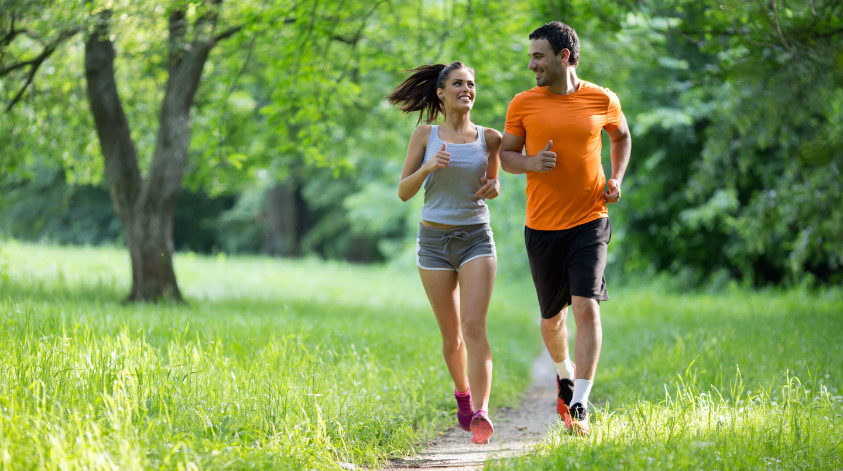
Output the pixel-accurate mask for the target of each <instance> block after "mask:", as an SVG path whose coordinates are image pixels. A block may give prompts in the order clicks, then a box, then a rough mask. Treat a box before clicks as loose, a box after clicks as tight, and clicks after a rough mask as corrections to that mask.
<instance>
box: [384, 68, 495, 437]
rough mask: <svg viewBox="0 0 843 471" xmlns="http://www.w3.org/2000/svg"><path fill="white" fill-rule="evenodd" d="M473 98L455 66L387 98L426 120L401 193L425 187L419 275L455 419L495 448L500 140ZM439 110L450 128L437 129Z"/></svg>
mask: <svg viewBox="0 0 843 471" xmlns="http://www.w3.org/2000/svg"><path fill="white" fill-rule="evenodd" d="M474 98H475V83H474V70H472V69H471V68H469V67H466V66H465V65H464V64H463V63H461V62H454V63H452V64H450V65H448V66H446V65H444V64H436V65H423V66H421V67H418V68H416V69H413V70H412V74H411V75H410V76H409V77H408V78H407V79H406V80H404V82H402V83H401V85H399V86H398V87H397V88H396V89H395V90H394V91H393V92H392V94H390V95H389V102H390V103H391V104H393V105H397V106H398V108H399V109H400V110H401V111H403V112H405V113H411V112H415V111H419V112H420V115H419V122H421V121H422V119H423V118H424V121H425V123H426V124H423V125H421V126H418V127H417V128H416V129H415V131H413V135H412V137H410V144H409V146H408V149H407V157H406V159H405V160H404V167H403V169H402V170H401V181H400V182H399V184H398V196H399V197H400V198H401V200H402V201H407V200H409V199H410V198H412V197H413V196H415V194H416V193H418V191H419V190H420V189H421V187H422V185H424V207H423V208H422V210H421V222H420V224H419V232H418V239H417V240H418V251H417V256H416V263H417V265H418V269H419V275H420V276H421V281H422V284H423V285H424V289H425V292H426V293H427V297H428V299H429V300H430V305H431V307H432V308H433V312H434V314H435V315H436V321H437V322H438V324H439V331H440V332H441V334H442V353H443V355H444V357H445V363H446V365H447V366H448V371H449V372H450V374H451V378H452V379H453V380H454V384H455V386H456V387H455V390H454V397H455V398H456V400H457V420H458V422H459V424H460V426H461V427H462V428H463V429H464V430H466V431H471V432H472V433H473V437H472V439H471V441H472V442H474V443H489V437H490V436H491V435H492V434H493V433H494V427H493V426H492V421H491V420H490V419H489V414H488V407H489V393H490V390H491V385H492V351H491V348H490V347H489V339H488V338H487V336H486V314H487V312H488V310H489V300H490V298H491V296H492V287H493V286H494V283H495V270H496V269H497V258H496V257H497V255H496V252H495V242H494V239H493V238H492V230H491V228H490V227H489V209H488V208H487V207H486V199H492V198H495V197H497V196H498V194H499V191H500V183H499V182H498V179H497V178H498V167H499V162H500V158H499V153H498V151H499V149H500V143H501V134H500V133H499V132H498V131H496V130H494V129H490V128H484V127H482V126H478V125H476V124H474V123H472V122H471V117H470V113H471V108H472V107H473V106H474ZM440 113H441V114H442V115H444V117H445V119H444V122H443V123H442V124H441V125H431V123H434V122H436V120H437V118H438V116H439V114H440ZM466 373H467V376H466ZM475 406H477V409H476V410H475V408H474V407H475Z"/></svg>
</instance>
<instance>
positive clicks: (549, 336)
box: [541, 306, 579, 363]
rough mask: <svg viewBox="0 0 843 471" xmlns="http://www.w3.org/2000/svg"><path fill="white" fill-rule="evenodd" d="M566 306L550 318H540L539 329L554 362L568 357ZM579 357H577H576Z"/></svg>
mask: <svg viewBox="0 0 843 471" xmlns="http://www.w3.org/2000/svg"><path fill="white" fill-rule="evenodd" d="M567 319H568V306H565V307H563V308H562V310H561V311H559V314H557V315H555V316H553V317H551V318H550V319H545V318H542V321H541V331H542V339H544V345H545V347H547V352H548V353H550V358H552V359H553V362H554V363H559V362H562V361H565V359H566V358H568V326H567V325H566V320H567ZM578 359H579V358H578Z"/></svg>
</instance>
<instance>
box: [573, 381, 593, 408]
mask: <svg viewBox="0 0 843 471" xmlns="http://www.w3.org/2000/svg"><path fill="white" fill-rule="evenodd" d="M592 384H594V382H593V381H589V380H587V379H575V380H574V397H573V399H571V405H574V404H576V403H578V402H579V403H580V404H582V406H583V407H585V408H588V395H589V394H590V393H591V385H592Z"/></svg>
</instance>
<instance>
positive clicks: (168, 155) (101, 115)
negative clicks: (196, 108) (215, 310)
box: [85, 2, 218, 301]
mask: <svg viewBox="0 0 843 471" xmlns="http://www.w3.org/2000/svg"><path fill="white" fill-rule="evenodd" d="M216 7H218V2H214V8H211V9H210V10H209V12H208V13H206V14H205V15H202V16H201V17H200V18H199V19H198V20H197V24H196V26H197V35H196V39H195V40H194V42H193V43H192V44H189V45H188V44H186V43H185V37H184V36H185V32H186V31H187V27H186V15H185V14H184V12H181V11H173V12H171V14H170V18H169V22H170V41H169V45H170V60H169V63H168V69H169V74H170V75H169V79H168V81H167V90H166V93H165V96H164V101H163V103H162V105H161V114H160V116H159V129H158V140H157V143H156V147H155V153H154V155H153V159H152V163H151V164H150V167H149V170H148V172H147V176H146V179H142V178H141V176H140V169H139V167H138V162H137V152H136V150H135V147H134V144H133V142H132V139H131V134H130V130H129V123H128V120H127V119H126V115H125V113H124V111H123V106H122V104H121V101H120V97H119V95H118V93H117V84H116V82H115V79H114V45H113V44H112V43H111V41H110V40H109V39H108V37H109V20H110V17H111V13H110V12H109V11H107V10H106V11H103V12H102V13H100V15H99V16H98V17H97V22H96V27H95V28H94V31H93V33H92V34H91V35H90V36H89V37H88V38H87V39H86V42H85V77H86V79H87V84H88V101H89V102H90V105H91V112H92V114H93V116H94V122H95V124H96V127H97V134H98V136H99V140H100V146H101V148H102V153H103V157H104V158H105V174H106V181H107V183H108V189H109V194H110V195H111V201H112V204H113V205H114V209H115V211H116V212H117V216H118V218H119V219H120V222H121V225H122V226H123V232H124V234H125V237H126V245H127V246H128V249H129V254H130V256H131V263H132V291H131V293H130V294H129V297H128V300H129V301H158V300H175V301H181V300H182V297H181V291H180V290H179V286H178V283H177V281H176V275H175V272H174V270H173V251H174V245H173V211H174V210H175V206H176V201H177V200H178V196H179V192H180V191H181V187H182V180H183V176H184V169H185V165H186V162H187V149H188V145H189V143H190V108H191V106H192V105H193V99H194V96H195V93H196V90H197V89H198V87H199V81H200V77H201V74H202V67H203V66H204V64H205V61H206V60H207V58H208V52H209V51H210V49H211V47H212V46H213V44H214V39H213V36H212V33H213V28H214V25H215V24H216Z"/></svg>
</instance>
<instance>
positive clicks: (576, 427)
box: [567, 420, 591, 437]
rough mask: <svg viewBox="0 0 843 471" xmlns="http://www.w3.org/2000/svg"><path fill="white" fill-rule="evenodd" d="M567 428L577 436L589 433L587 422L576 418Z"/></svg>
mask: <svg viewBox="0 0 843 471" xmlns="http://www.w3.org/2000/svg"><path fill="white" fill-rule="evenodd" d="M567 428H568V433H570V434H572V435H576V436H578V437H587V436H588V435H589V434H590V433H591V429H590V428H589V427H588V424H587V423H585V424H584V423H582V422H580V421H577V420H574V421H572V422H571V426H570V427H567Z"/></svg>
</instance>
